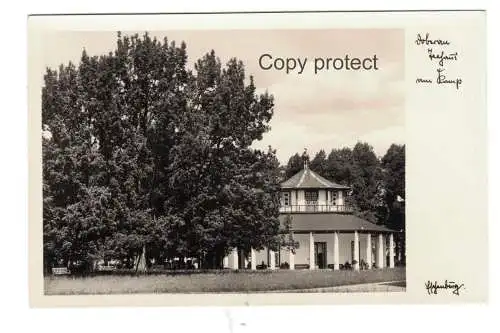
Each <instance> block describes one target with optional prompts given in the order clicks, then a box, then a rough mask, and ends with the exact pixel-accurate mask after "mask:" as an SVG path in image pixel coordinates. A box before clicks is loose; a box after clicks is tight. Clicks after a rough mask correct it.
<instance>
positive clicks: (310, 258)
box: [309, 232, 316, 270]
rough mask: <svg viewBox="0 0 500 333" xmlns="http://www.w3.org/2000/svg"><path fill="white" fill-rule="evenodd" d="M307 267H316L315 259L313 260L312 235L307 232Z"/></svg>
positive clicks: (311, 268)
mask: <svg viewBox="0 0 500 333" xmlns="http://www.w3.org/2000/svg"><path fill="white" fill-rule="evenodd" d="M309 269H310V270H313V269H316V260H314V236H313V233H312V232H310V233H309Z"/></svg>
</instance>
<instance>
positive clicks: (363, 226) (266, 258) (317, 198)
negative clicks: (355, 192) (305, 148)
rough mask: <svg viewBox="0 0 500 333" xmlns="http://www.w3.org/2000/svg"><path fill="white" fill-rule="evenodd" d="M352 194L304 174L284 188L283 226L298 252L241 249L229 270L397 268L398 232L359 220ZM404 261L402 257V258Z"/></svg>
mask: <svg viewBox="0 0 500 333" xmlns="http://www.w3.org/2000/svg"><path fill="white" fill-rule="evenodd" d="M349 191H350V188H349V187H347V186H343V185H339V184H336V183H334V182H331V181H329V180H327V179H325V178H323V177H322V176H320V175H319V174H317V173H316V172H314V171H313V170H311V169H310V168H309V164H308V159H304V168H303V169H302V170H301V171H299V172H298V173H297V174H295V175H294V176H292V177H291V178H289V179H287V180H286V181H284V182H282V183H281V207H280V221H281V224H282V225H284V224H285V223H286V222H288V223H289V225H290V227H291V233H292V236H293V240H294V241H295V243H296V244H298V247H297V248H295V250H293V249H292V250H291V249H280V250H279V251H277V252H274V251H270V250H269V249H265V250H263V251H255V250H251V251H250V253H249V254H247V255H245V254H243V253H241V252H239V251H238V250H237V249H233V251H232V253H231V254H230V255H228V256H227V257H226V258H224V267H226V268H233V269H238V268H240V269H241V268H250V269H257V268H258V267H259V268H260V267H265V268H268V269H278V268H288V269H311V270H313V269H334V270H339V269H343V268H349V269H354V270H360V269H372V268H384V267H390V268H392V267H394V265H395V259H396V253H395V252H396V246H395V242H394V233H395V232H396V231H394V230H391V229H388V228H386V227H384V226H381V225H377V224H374V223H371V222H369V221H366V220H364V219H361V218H359V217H357V216H355V215H354V214H353V210H352V208H351V207H350V206H349V204H348V202H347V200H346V199H347V197H348V193H349ZM399 255H400V254H399Z"/></svg>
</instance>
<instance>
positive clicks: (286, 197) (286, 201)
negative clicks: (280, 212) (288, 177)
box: [283, 192, 290, 206]
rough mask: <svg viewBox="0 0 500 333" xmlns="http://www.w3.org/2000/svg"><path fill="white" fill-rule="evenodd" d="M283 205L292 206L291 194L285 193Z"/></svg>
mask: <svg viewBox="0 0 500 333" xmlns="http://www.w3.org/2000/svg"><path fill="white" fill-rule="evenodd" d="M283 205H284V206H290V192H283Z"/></svg>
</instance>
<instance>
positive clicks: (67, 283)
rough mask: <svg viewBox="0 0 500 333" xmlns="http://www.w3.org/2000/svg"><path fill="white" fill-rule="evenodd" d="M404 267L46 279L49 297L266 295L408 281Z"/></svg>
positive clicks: (46, 291) (52, 277)
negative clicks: (221, 293)
mask: <svg viewBox="0 0 500 333" xmlns="http://www.w3.org/2000/svg"><path fill="white" fill-rule="evenodd" d="M405 280H406V274H405V268H393V269H382V270H368V271H359V272H356V271H331V270H321V271H320V270H317V271H309V270H294V271H290V270H276V271H213V272H203V273H196V272H192V273H191V274H175V273H173V274H150V275H137V276H134V275H101V276H92V277H71V276H69V277H62V276H57V277H56V276H49V277H45V279H44V284H45V294H46V295H81V294H90V295H93V294H131V293H216V292H258V291H259V292H263V291H276V290H290V289H307V288H322V287H334V286H343V285H350V284H360V283H370V282H385V281H405Z"/></svg>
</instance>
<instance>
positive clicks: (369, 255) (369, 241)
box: [366, 234, 372, 269]
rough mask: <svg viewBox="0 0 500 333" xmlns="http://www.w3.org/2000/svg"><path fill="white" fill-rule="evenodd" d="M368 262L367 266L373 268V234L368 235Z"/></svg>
mask: <svg viewBox="0 0 500 333" xmlns="http://www.w3.org/2000/svg"><path fill="white" fill-rule="evenodd" d="M366 264H367V268H368V269H371V268H372V235H371V234H367V235H366Z"/></svg>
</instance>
